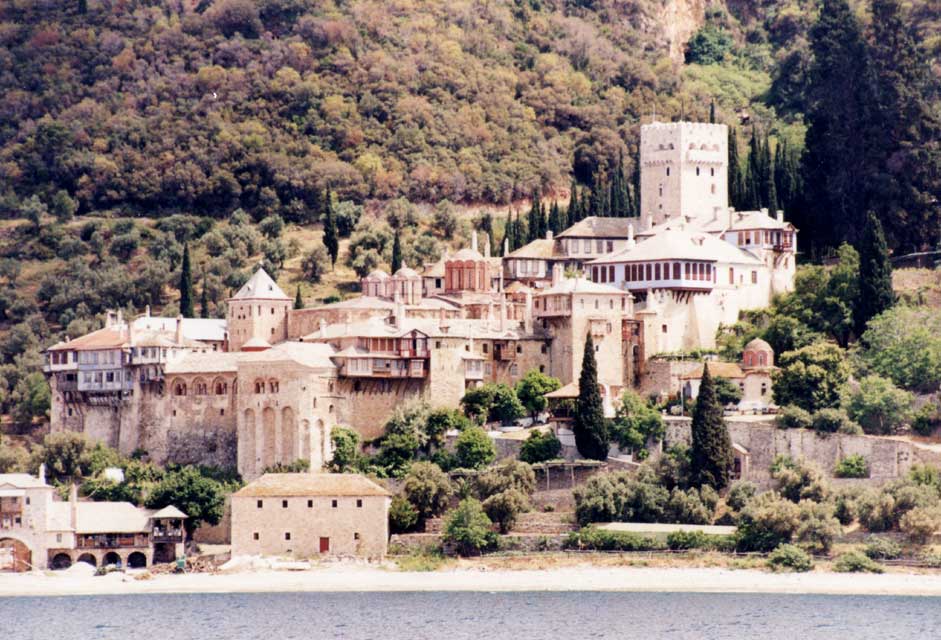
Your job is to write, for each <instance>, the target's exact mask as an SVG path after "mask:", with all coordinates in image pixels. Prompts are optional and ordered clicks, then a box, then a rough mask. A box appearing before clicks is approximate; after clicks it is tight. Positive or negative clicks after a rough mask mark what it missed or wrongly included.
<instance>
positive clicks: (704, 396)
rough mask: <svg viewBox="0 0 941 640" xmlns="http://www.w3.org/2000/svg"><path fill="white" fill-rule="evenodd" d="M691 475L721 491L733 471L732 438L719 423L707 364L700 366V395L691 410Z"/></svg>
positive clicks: (695, 480) (694, 479)
mask: <svg viewBox="0 0 941 640" xmlns="http://www.w3.org/2000/svg"><path fill="white" fill-rule="evenodd" d="M690 462H691V465H690V471H691V472H692V477H693V481H694V482H695V483H696V484H697V485H699V486H703V485H707V484H708V485H709V486H711V487H712V488H713V489H715V490H717V491H721V490H722V489H724V488H725V487H726V486H727V485H728V484H729V473H730V472H731V470H732V438H731V436H730V435H729V429H728V427H727V426H726V425H725V421H724V420H723V419H722V405H721V404H720V403H719V398H718V396H717V395H716V387H715V382H714V381H713V379H712V376H711V375H709V364H708V363H703V369H702V382H700V384H699V395H698V396H697V397H696V404H695V405H694V406H693V422H692V447H691V448H690Z"/></svg>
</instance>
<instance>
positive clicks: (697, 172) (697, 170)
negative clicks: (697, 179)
mask: <svg viewBox="0 0 941 640" xmlns="http://www.w3.org/2000/svg"><path fill="white" fill-rule="evenodd" d="M696 175H697V176H698V175H699V167H696Z"/></svg>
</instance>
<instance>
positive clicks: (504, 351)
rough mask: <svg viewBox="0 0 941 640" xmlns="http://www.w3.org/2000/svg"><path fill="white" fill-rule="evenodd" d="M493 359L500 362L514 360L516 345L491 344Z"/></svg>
mask: <svg viewBox="0 0 941 640" xmlns="http://www.w3.org/2000/svg"><path fill="white" fill-rule="evenodd" d="M493 359H494V360H498V361H500V362H512V361H514V360H516V347H514V346H513V345H500V344H495V345H493Z"/></svg>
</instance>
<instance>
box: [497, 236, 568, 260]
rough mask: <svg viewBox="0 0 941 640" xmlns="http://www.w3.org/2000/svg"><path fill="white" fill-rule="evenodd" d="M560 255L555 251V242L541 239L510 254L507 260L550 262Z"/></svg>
mask: <svg viewBox="0 0 941 640" xmlns="http://www.w3.org/2000/svg"><path fill="white" fill-rule="evenodd" d="M558 255H560V254H559V253H558V252H557V251H556V250H555V240H548V239H546V238H540V239H539V240H533V241H532V242H530V243H529V244H524V245H523V246H522V247H520V248H519V249H517V250H516V251H512V252H510V254H509V255H507V256H506V257H507V258H530V259H534V260H548V259H550V258H553V257H555V256H558Z"/></svg>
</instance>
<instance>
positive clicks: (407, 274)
mask: <svg viewBox="0 0 941 640" xmlns="http://www.w3.org/2000/svg"><path fill="white" fill-rule="evenodd" d="M395 277H396V278H420V277H421V276H420V275H418V272H417V271H415V270H414V269H412V268H411V267H404V266H403V267H402V268H401V269H399V270H398V271H396V272H395Z"/></svg>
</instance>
